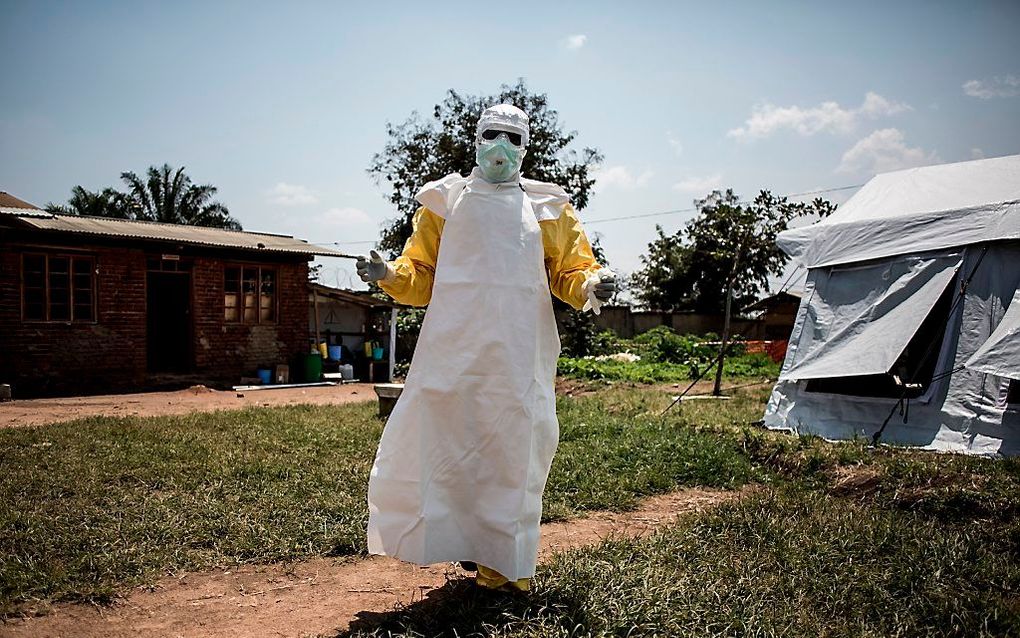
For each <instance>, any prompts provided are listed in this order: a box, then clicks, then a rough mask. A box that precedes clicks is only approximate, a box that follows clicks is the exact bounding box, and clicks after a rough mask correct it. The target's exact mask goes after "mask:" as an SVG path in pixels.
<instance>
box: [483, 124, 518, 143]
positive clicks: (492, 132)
mask: <svg viewBox="0 0 1020 638" xmlns="http://www.w3.org/2000/svg"><path fill="white" fill-rule="evenodd" d="M500 135H506V139H507V141H508V142H510V143H511V144H513V145H514V146H520V145H521V143H522V142H523V141H524V137H523V136H522V135H521V134H520V133H514V132H513V131H504V130H502V129H498V128H490V129H486V130H484V131H482V134H481V136H480V137H481V138H482V139H483V140H486V141H487V142H491V141H492V140H494V139H496V138H497V137H499V136H500Z"/></svg>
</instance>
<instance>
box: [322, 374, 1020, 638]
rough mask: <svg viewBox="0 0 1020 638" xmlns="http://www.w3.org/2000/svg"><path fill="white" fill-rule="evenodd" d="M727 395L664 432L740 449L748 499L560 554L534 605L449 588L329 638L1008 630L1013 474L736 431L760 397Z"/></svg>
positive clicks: (687, 408) (1016, 555)
mask: <svg viewBox="0 0 1020 638" xmlns="http://www.w3.org/2000/svg"><path fill="white" fill-rule="evenodd" d="M605 394H606V395H607V396H608V397H616V399H615V400H610V401H619V400H620V399H619V397H626V396H628V392H627V391H621V390H614V391H611V392H606V393H605ZM737 394H738V397H739V398H738V399H736V400H734V401H730V402H727V403H726V404H715V405H713V406H707V405H705V404H701V405H695V404H686V405H684V406H683V409H682V411H681V412H678V413H676V414H672V415H671V417H670V418H669V419H668V422H669V423H671V425H672V427H674V428H677V429H678V430H679V431H684V432H693V433H696V434H699V435H705V434H710V435H713V436H714V437H715V439H716V445H717V446H718V447H720V448H724V449H725V450H727V452H729V451H738V452H739V454H740V456H741V457H742V459H743V460H744V461H746V462H747V463H748V465H745V466H742V467H747V468H749V470H750V472H751V473H752V475H754V476H756V477H757V479H758V481H759V482H760V483H762V484H763V485H762V486H760V487H757V488H755V489H752V490H751V491H750V493H749V495H747V496H745V497H743V498H741V499H740V500H737V501H732V502H729V503H726V504H724V505H722V506H720V507H718V508H716V509H714V510H711V511H708V512H705V513H701V514H691V515H687V516H685V517H684V518H682V519H680V520H679V521H678V522H677V523H676V524H673V525H670V526H668V527H665V528H663V529H661V530H660V531H659V532H658V533H656V534H655V535H653V536H651V537H648V538H645V539H639V540H634V539H626V538H611V539H607V540H606V541H605V542H603V543H601V544H600V545H597V546H593V547H586V548H581V549H576V550H572V551H569V552H565V553H563V554H560V555H558V556H557V557H556V558H555V560H553V561H551V562H550V563H548V564H546V565H542V566H540V568H539V573H538V575H537V577H536V579H535V582H534V588H533V592H532V594H531V595H530V596H529V597H511V596H506V595H502V594H493V593H491V592H486V591H481V590H479V589H478V588H477V587H474V586H472V585H471V584H470V583H469V582H468V581H466V580H460V581H451V582H450V583H448V584H447V585H446V586H445V587H444V588H442V589H440V590H437V591H435V592H432V593H431V594H430V595H429V596H428V597H427V598H426V599H425V600H423V601H420V602H417V603H414V604H411V605H409V606H407V607H405V608H402V609H399V610H396V611H394V612H391V613H388V614H378V615H373V616H372V617H371V618H368V619H366V620H364V621H360V622H358V623H355V625H353V626H352V627H351V630H350V631H348V632H344V633H343V634H341V636H343V637H351V636H360V637H364V636H394V637H396V636H407V637H411V636H449V637H453V636H461V637H463V636H515V637H536V638H537V637H543V638H545V637H550V638H551V637H554V636H555V637H565V636H690V637H696V636H697V637H701V636H797V637H804V638H807V637H815V636H830V637H841V636H874V637H876V638H877V637H879V636H883V637H884V636H960V637H964V636H967V637H970V636H989V637H990V636H1007V635H1018V633H1020V597H1018V592H1020V490H1018V488H1020V461H1018V460H1016V459H1010V460H988V459H978V458H967V457H961V456H949V455H936V454H932V453H928V452H919V451H910V450H902V449H896V448H879V449H877V450H876V449H869V448H867V447H866V446H865V445H864V444H863V443H862V442H848V443H841V444H830V443H826V442H824V441H820V440H818V439H816V438H813V437H800V438H795V437H787V436H782V435H776V434H773V433H768V432H762V431H760V430H754V429H750V428H747V427H744V426H742V425H741V423H742V421H743V418H745V417H746V416H747V412H746V410H747V408H748V407H750V405H755V404H756V405H758V406H760V405H761V404H760V403H757V401H760V400H761V399H762V398H764V397H763V396H762V393H761V391H741V392H738V393H737ZM748 397H753V399H754V400H752V401H750V402H749V404H748V405H743V406H742V405H739V404H740V403H741V402H742V401H743V400H744V399H747V398H748ZM601 400H602V401H607V399H606V398H603V399H601ZM583 401H584V399H581V400H579V401H578V402H583ZM614 404H615V403H610V404H609V405H610V406H612V405H614ZM617 405H618V404H617ZM649 407H658V403H657V402H655V401H653V402H652V405H651V406H649Z"/></svg>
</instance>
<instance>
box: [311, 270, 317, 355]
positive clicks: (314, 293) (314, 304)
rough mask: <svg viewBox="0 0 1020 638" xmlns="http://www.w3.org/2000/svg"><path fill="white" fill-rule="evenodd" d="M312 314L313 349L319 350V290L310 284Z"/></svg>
mask: <svg viewBox="0 0 1020 638" xmlns="http://www.w3.org/2000/svg"><path fill="white" fill-rule="evenodd" d="M312 315H313V317H314V319H315V351H316V352H318V351H319V291H318V290H317V289H316V288H315V284H312Z"/></svg>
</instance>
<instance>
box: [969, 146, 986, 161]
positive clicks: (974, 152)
mask: <svg viewBox="0 0 1020 638" xmlns="http://www.w3.org/2000/svg"><path fill="white" fill-rule="evenodd" d="M970 158H971V159H984V158H985V152H984V151H983V150H981V149H980V148H977V147H976V146H975V147H974V148H972V149H970Z"/></svg>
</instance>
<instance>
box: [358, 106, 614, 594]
mask: <svg viewBox="0 0 1020 638" xmlns="http://www.w3.org/2000/svg"><path fill="white" fill-rule="evenodd" d="M475 146H476V161H477V166H476V167H475V168H474V169H473V170H472V171H471V174H470V175H469V176H468V177H462V176H461V175H459V174H456V173H455V174H452V175H448V176H446V177H444V178H442V179H440V180H437V181H435V182H431V183H429V184H426V185H425V186H424V187H422V189H421V190H420V191H419V192H418V193H417V195H416V196H415V197H416V199H417V200H418V202H419V203H420V204H421V208H419V209H418V211H417V212H416V213H415V216H414V220H413V224H414V231H413V233H412V235H411V237H410V238H409V239H408V240H407V243H406V245H405V246H404V250H403V253H402V254H401V255H400V256H399V257H398V258H397V259H396V260H394V261H392V262H385V261H383V260H382V258H380V257H379V255H378V254H377V253H375V252H374V251H373V252H372V255H371V257H370V258H368V257H363V258H361V259H360V260H359V261H358V273H359V275H360V276H361V279H362V280H363V281H366V282H372V281H374V282H376V283H378V285H379V287H380V288H382V289H383V290H384V291H385V292H387V293H388V294H389V295H390V296H391V297H393V298H394V299H395V300H396V301H398V302H401V303H405V304H410V305H414V306H424V305H426V304H427V305H428V310H427V312H426V313H425V319H424V321H423V323H422V327H421V332H420V335H419V337H418V344H417V347H416V348H415V352H414V357H413V360H412V362H411V366H410V369H409V371H408V373H407V378H406V382H405V385H404V390H403V392H402V394H401V397H400V400H399V401H398V402H397V404H396V406H395V407H394V409H393V412H392V414H391V415H390V417H389V420H388V421H387V423H386V428H385V430H384V432H383V435H382V439H381V441H380V443H379V450H378V453H377V455H376V459H375V463H374V465H373V467H372V472H371V478H370V479H369V487H368V504H369V522H368V549H369V552H370V553H372V554H382V555H387V556H394V557H397V558H399V559H401V560H405V561H408V562H412V563H417V564H419V565H429V564H433V563H440V562H452V561H459V562H460V563H461V564H462V565H464V566H467V567H469V568H470V567H471V566H475V565H476V566H477V570H478V575H477V582H478V583H479V584H480V585H483V586H486V587H490V588H507V589H517V590H523V591H527V589H528V587H529V579H530V578H531V577H532V576H534V573H535V563H536V560H537V555H538V537H539V522H540V519H541V514H542V492H543V490H544V489H545V483H546V479H547V477H548V475H549V466H550V464H551V463H552V458H553V453H554V452H555V450H556V444H557V439H558V434H559V425H558V423H557V421H556V396H555V392H554V382H555V376H556V360H557V357H558V356H559V352H560V341H559V336H558V334H557V331H556V319H555V317H554V315H553V306H552V298H551V296H550V292H551V293H552V294H554V295H556V296H557V297H559V298H560V299H562V300H563V301H565V302H567V303H568V304H570V305H571V306H573V307H575V308H577V309H582V308H591V309H593V310H594V311H595V312H598V307H599V305H600V304H601V303H602V302H604V301H606V300H608V299H609V298H610V297H611V296H612V294H613V292H614V291H615V289H616V283H615V278H614V276H613V275H612V273H611V272H609V271H608V270H605V269H603V268H602V267H601V266H600V265H599V264H598V263H597V262H596V260H595V257H594V256H593V254H592V249H591V244H590V243H589V242H588V238H587V237H586V236H585V234H584V230H583V229H582V228H581V223H580V221H579V220H578V218H577V215H576V214H575V212H574V209H573V207H572V206H571V205H570V201H569V198H568V196H567V193H566V192H565V191H564V190H563V189H562V188H560V187H559V186H557V185H555V184H549V183H545V182H539V181H535V180H530V179H525V178H522V177H521V176H520V168H521V162H522V160H523V158H524V155H525V153H526V152H527V146H528V116H527V115H526V114H525V113H524V112H523V111H521V110H520V109H518V108H516V107H514V106H511V105H508V104H500V105H497V106H493V107H490V108H488V109H486V110H485V111H484V112H483V113H482V116H481V118H480V119H479V121H478V128H477V133H476V138H475Z"/></svg>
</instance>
